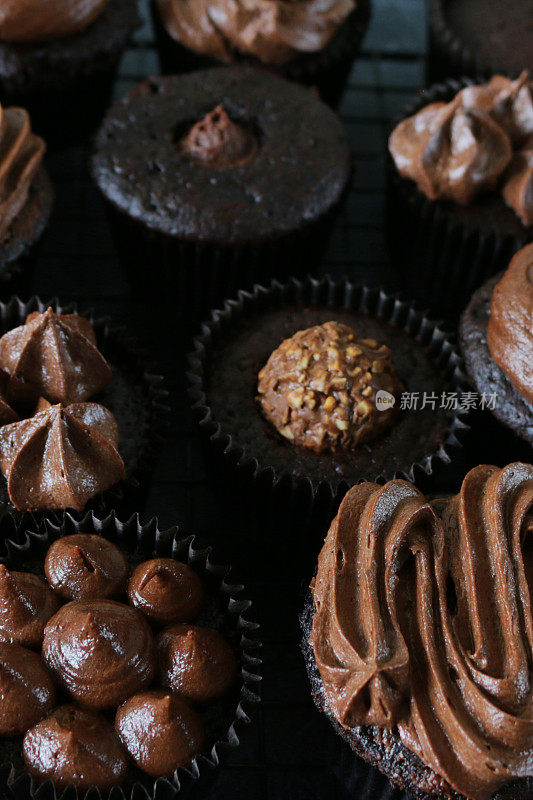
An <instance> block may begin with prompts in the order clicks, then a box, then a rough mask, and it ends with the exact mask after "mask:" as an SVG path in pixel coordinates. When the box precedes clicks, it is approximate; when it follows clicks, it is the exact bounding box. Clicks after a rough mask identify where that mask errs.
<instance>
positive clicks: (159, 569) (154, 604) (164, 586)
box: [128, 558, 204, 625]
mask: <svg viewBox="0 0 533 800" xmlns="http://www.w3.org/2000/svg"><path fill="white" fill-rule="evenodd" d="M128 598H129V601H130V603H131V605H132V606H134V607H135V608H136V609H137V610H138V611H140V612H141V613H142V614H144V616H145V617H147V618H148V619H149V620H150V621H151V622H153V623H156V624H157V625H172V624H173V623H175V622H191V621H192V620H194V619H196V617H197V616H198V614H199V613H200V611H201V608H202V604H203V601H204V589H203V586H202V582H201V580H200V578H199V577H198V575H197V574H196V573H195V572H194V571H193V570H192V569H191V568H190V567H188V566H187V565H186V564H181V563H180V562H179V561H175V560H174V559H172V558H154V559H152V560H150V561H144V562H143V563H142V564H139V566H138V567H136V568H135V570H134V571H133V575H132V576H131V579H130V583H129V587H128Z"/></svg>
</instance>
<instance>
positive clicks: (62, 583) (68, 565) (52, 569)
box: [44, 533, 130, 600]
mask: <svg viewBox="0 0 533 800" xmlns="http://www.w3.org/2000/svg"><path fill="white" fill-rule="evenodd" d="M44 571H45V573H46V578H47V580H48V583H49V584H50V586H52V587H53V589H54V590H55V591H56V592H57V594H59V595H60V596H61V597H62V598H63V599H64V600H88V599H91V598H113V597H118V596H120V595H122V594H124V593H125V591H126V586H127V581H128V576H129V572H130V569H129V565H128V562H127V560H126V557H125V556H124V554H123V553H122V552H121V551H120V550H119V549H118V547H116V545H114V544H113V543H112V542H110V541H109V540H108V539H105V538H104V537H103V536H96V535H94V534H86V533H76V534H73V535H72V536H63V537H61V538H60V539H56V541H55V542H53V544H51V545H50V548H49V550H48V552H47V554H46V558H45V562H44Z"/></svg>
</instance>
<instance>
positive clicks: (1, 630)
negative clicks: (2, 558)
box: [0, 564, 59, 649]
mask: <svg viewBox="0 0 533 800" xmlns="http://www.w3.org/2000/svg"><path fill="white" fill-rule="evenodd" d="M58 608H59V599H58V598H57V597H56V595H55V594H54V592H53V591H52V590H51V589H50V588H49V587H48V586H47V585H46V583H45V582H44V581H43V580H41V578H39V577H37V575H33V574H32V573H31V572H10V571H9V570H8V569H7V567H6V566H5V565H4V564H0V641H2V642H11V643H14V644H20V645H23V646H24V647H31V648H33V649H37V648H40V647H41V644H42V641H43V634H44V626H45V625H46V623H47V622H48V620H49V619H50V617H51V616H53V615H54V614H55V613H56V611H57V609H58Z"/></svg>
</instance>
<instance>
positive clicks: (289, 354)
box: [257, 322, 402, 453]
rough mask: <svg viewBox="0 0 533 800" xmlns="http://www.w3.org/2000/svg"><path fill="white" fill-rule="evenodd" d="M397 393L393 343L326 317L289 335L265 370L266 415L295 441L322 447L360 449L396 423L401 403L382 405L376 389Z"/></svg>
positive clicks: (261, 388) (261, 384)
mask: <svg viewBox="0 0 533 800" xmlns="http://www.w3.org/2000/svg"><path fill="white" fill-rule="evenodd" d="M379 390H385V391H387V392H389V393H390V394H392V395H394V396H397V395H398V394H399V392H400V391H401V390H402V385H401V383H400V381H399V379H398V377H397V376H396V374H395V372H394V367H393V365H392V359H391V351H390V349H389V348H388V347H387V346H386V345H380V344H379V342H376V341H375V340H374V339H360V338H358V337H357V336H356V334H355V332H354V331H353V330H352V329H351V328H350V327H348V326H347V325H343V324H340V323H337V322H325V323H324V324H323V325H316V326H314V327H312V328H308V329H307V330H304V331H298V332H297V333H295V334H294V336H291V338H290V339H285V341H284V342H282V343H281V344H280V346H279V347H278V348H277V350H275V351H274V352H273V353H272V355H271V356H270V358H269V359H268V361H267V363H266V365H265V366H264V367H263V369H262V370H261V371H260V373H259V381H258V398H257V399H258V402H259V403H260V405H261V409H262V411H263V414H264V416H265V417H266V418H267V420H268V421H269V422H270V423H272V425H274V427H275V428H276V429H277V430H278V431H279V433H280V434H281V435H282V436H284V437H285V438H286V439H287V440H289V441H290V442H292V443H293V444H295V445H299V446H301V447H306V448H308V449H310V450H314V451H315V452H316V453H322V452H325V451H328V450H334V449H336V448H338V447H342V448H346V449H350V450H351V449H354V448H355V447H357V445H358V444H361V443H362V442H367V441H369V440H370V439H373V438H374V437H376V436H378V435H379V434H380V433H381V432H382V431H384V430H385V429H386V428H388V427H389V426H390V425H391V423H392V420H393V417H394V415H395V408H394V407H392V406H388V407H387V408H385V409H384V410H378V409H377V408H376V405H375V396H376V392H377V391H379Z"/></svg>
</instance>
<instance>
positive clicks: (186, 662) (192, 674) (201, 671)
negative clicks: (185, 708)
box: [157, 625, 237, 703]
mask: <svg viewBox="0 0 533 800" xmlns="http://www.w3.org/2000/svg"><path fill="white" fill-rule="evenodd" d="M157 649H158V653H159V666H160V678H161V683H162V684H163V686H167V687H168V688H169V689H171V690H172V691H173V692H175V693H176V694H178V695H179V696H180V697H182V698H184V699H185V700H189V701H190V702H192V703H207V702H209V701H211V700H215V699H217V698H219V697H222V696H223V695H224V694H226V692H228V691H229V690H230V689H231V687H232V685H233V683H234V682H235V679H236V677H237V663H236V660H235V656H234V655H233V650H232V649H231V647H230V646H229V644H228V643H227V642H226V641H225V640H224V639H223V638H222V637H221V636H220V635H219V634H218V633H216V632H215V631H212V630H210V629H209V628H201V627H200V626H198V625H173V626H172V627H170V628H166V629H165V630H164V631H162V632H161V633H160V634H159V636H158V638H157Z"/></svg>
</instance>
